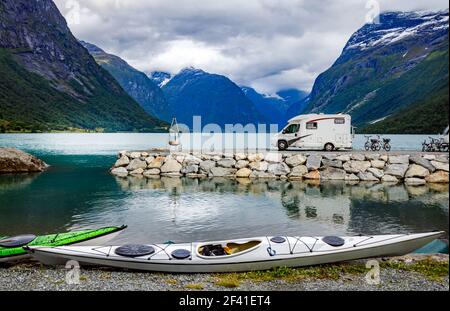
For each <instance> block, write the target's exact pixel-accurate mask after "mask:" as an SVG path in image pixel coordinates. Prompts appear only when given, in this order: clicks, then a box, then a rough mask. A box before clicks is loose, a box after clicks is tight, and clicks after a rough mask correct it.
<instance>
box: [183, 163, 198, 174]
mask: <svg viewBox="0 0 450 311" xmlns="http://www.w3.org/2000/svg"><path fill="white" fill-rule="evenodd" d="M198 169H199V166H198V165H196V164H191V165H187V166H184V167H183V168H182V169H181V173H183V174H197V173H198Z"/></svg>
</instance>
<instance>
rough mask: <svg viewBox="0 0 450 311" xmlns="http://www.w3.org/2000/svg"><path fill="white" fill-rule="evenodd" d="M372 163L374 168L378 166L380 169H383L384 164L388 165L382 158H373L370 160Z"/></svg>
mask: <svg viewBox="0 0 450 311" xmlns="http://www.w3.org/2000/svg"><path fill="white" fill-rule="evenodd" d="M370 165H372V167H374V168H378V169H381V170H382V169H383V168H384V166H385V165H386V162H384V161H382V160H372V161H370Z"/></svg>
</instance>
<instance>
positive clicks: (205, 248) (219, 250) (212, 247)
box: [197, 240, 262, 258]
mask: <svg viewBox="0 0 450 311" xmlns="http://www.w3.org/2000/svg"><path fill="white" fill-rule="evenodd" d="M261 243H262V241H260V240H251V241H248V242H243V243H237V242H223V243H215V244H204V245H200V246H199V247H198V248H197V255H198V256H199V257H202V258H214V257H222V258H223V257H228V256H237V255H241V254H244V253H248V252H251V251H253V250H255V249H257V248H258V247H259V246H260V245H261Z"/></svg>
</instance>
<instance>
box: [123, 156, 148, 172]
mask: <svg viewBox="0 0 450 311" xmlns="http://www.w3.org/2000/svg"><path fill="white" fill-rule="evenodd" d="M140 168H142V169H145V168H147V162H145V161H142V160H141V159H133V160H131V162H130V164H128V166H127V170H129V171H135V170H137V169H140Z"/></svg>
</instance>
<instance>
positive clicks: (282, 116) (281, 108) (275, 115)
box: [241, 86, 307, 127]
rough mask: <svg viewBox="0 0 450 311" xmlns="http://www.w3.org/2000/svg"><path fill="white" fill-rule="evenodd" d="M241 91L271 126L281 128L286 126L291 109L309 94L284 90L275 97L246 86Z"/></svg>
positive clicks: (294, 90)
mask: <svg viewBox="0 0 450 311" xmlns="http://www.w3.org/2000/svg"><path fill="white" fill-rule="evenodd" d="M241 89H242V91H243V92H244V94H245V95H246V96H247V98H248V99H250V100H251V101H252V102H253V103H254V105H255V107H256V109H257V111H258V112H259V113H260V114H261V115H262V116H264V117H265V118H266V119H267V120H268V121H269V122H270V123H271V124H278V126H280V127H282V126H285V125H286V122H287V120H288V117H287V116H286V114H287V111H288V110H289V109H290V107H291V106H292V105H293V104H295V103H297V102H298V101H300V100H302V99H303V98H305V97H306V96H307V93H305V92H303V91H300V90H296V89H288V90H282V91H279V92H277V93H276V94H274V95H265V94H260V93H258V92H257V91H256V90H255V89H253V88H251V87H246V86H243V87H241Z"/></svg>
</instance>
